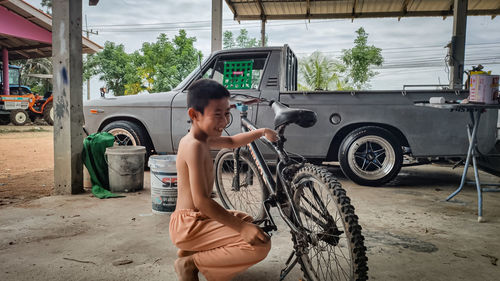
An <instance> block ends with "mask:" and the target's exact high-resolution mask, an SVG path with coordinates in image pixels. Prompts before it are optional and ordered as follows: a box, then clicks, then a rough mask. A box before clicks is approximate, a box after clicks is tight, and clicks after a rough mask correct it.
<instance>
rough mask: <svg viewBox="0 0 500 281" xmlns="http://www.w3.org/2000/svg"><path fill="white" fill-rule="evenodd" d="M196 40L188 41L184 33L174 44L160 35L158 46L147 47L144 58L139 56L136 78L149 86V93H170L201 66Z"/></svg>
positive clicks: (192, 38)
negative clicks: (139, 78)
mask: <svg viewBox="0 0 500 281" xmlns="http://www.w3.org/2000/svg"><path fill="white" fill-rule="evenodd" d="M194 42H196V38H195V37H187V34H186V31H185V30H180V31H179V34H178V35H176V36H175V37H174V39H173V40H172V41H170V40H169V39H168V37H167V36H166V35H165V34H160V36H158V39H157V41H156V42H155V43H144V44H143V45H142V48H141V52H142V57H141V55H140V54H137V55H136V59H135V63H136V66H137V73H136V74H137V76H139V77H142V78H141V79H142V82H143V83H146V84H148V85H149V86H145V87H143V89H146V90H148V91H149V92H163V91H170V90H171V89H172V88H174V87H175V86H177V85H178V84H179V83H180V82H181V81H182V80H183V79H184V78H186V77H187V76H188V75H189V73H191V71H192V70H193V69H195V68H196V66H197V65H198V61H199V60H201V58H202V53H201V52H200V51H198V50H197V49H196V48H195V47H194Z"/></svg>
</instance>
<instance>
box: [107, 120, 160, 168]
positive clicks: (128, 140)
mask: <svg viewBox="0 0 500 281" xmlns="http://www.w3.org/2000/svg"><path fill="white" fill-rule="evenodd" d="M102 131H103V132H108V133H110V134H112V135H113V136H115V143H116V144H118V145H133V146H136V145H141V146H144V147H146V161H145V166H147V163H148V159H149V156H150V155H151V150H152V149H153V147H152V145H150V143H149V141H148V139H147V133H146V131H145V130H144V129H143V128H142V127H141V126H139V125H137V124H136V123H133V122H130V121H124V120H123V121H114V122H111V123H109V124H108V125H106V126H105V127H104V128H103V129H102Z"/></svg>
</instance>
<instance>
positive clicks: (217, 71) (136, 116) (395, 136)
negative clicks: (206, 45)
mask: <svg viewBox="0 0 500 281" xmlns="http://www.w3.org/2000/svg"><path fill="white" fill-rule="evenodd" d="M297 66H298V65H297V58H296V56H295V54H294V53H293V52H292V50H291V49H290V48H289V47H288V46H287V45H285V46H283V47H265V48H249V49H235V50H223V51H218V52H215V53H213V54H212V55H210V56H209V57H208V58H207V59H206V60H205V61H204V62H203V63H202V64H201V65H200V67H198V68H197V69H195V70H194V71H193V72H192V73H191V74H190V75H189V76H188V77H187V78H186V79H185V80H184V81H183V82H181V83H180V84H179V85H178V86H177V87H176V88H175V89H173V90H172V91H170V92H165V93H154V94H145V95H135V96H121V97H112V98H104V99H96V100H91V101H89V102H87V103H85V104H84V114H85V127H86V129H87V131H88V132H89V133H95V132H99V131H108V132H110V133H112V134H113V135H115V137H116V140H117V142H118V143H120V144H123V145H144V146H146V148H147V150H148V155H150V154H153V153H158V154H161V153H168V154H171V153H176V150H177V147H178V144H179V140H180V139H181V137H182V136H184V135H185V134H186V133H187V132H188V129H189V126H190V124H189V123H188V116H187V109H186V93H187V88H188V87H189V85H191V83H193V82H194V81H196V80H197V79H200V78H211V79H214V80H217V81H219V82H220V83H221V84H224V85H225V86H227V87H228V89H229V90H230V92H231V93H234V94H245V95H250V96H255V97H262V98H266V99H268V100H279V101H281V102H282V103H284V104H287V105H289V106H290V107H297V108H307V109H311V110H313V111H315V112H316V113H317V114H318V122H317V124H316V125H315V126H313V127H311V128H307V129H303V128H300V129H299V128H298V127H297V128H294V127H293V126H291V127H290V128H289V130H288V131H287V139H288V141H287V147H286V149H287V150H288V151H290V152H295V153H298V154H301V155H303V156H305V157H307V158H308V159H310V160H311V161H314V162H323V161H327V162H328V161H334V162H335V161H338V162H339V163H340V166H341V168H342V171H343V172H344V173H345V174H346V176H347V177H349V178H350V179H351V180H353V181H354V182H356V183H358V184H362V185H371V186H378V185H382V184H384V183H386V182H388V181H390V180H391V179H393V178H394V177H396V175H397V174H398V173H399V171H400V169H401V167H402V165H403V164H407V163H411V164H419V163H429V161H436V160H447V159H452V160H459V159H461V158H463V157H464V156H465V154H466V152H467V146H468V140H467V133H466V127H465V126H466V124H467V123H468V118H469V117H468V115H467V114H464V113H460V112H449V111H446V110H436V109H432V108H425V107H419V106H415V105H414V103H415V102H419V101H428V100H429V98H430V97H444V98H445V99H446V100H462V99H465V98H467V96H468V92H467V91H454V90H411V91H410V90H407V91H348V92H347V91H346V92H343V91H314V92H303V91H297ZM237 76H240V77H237ZM243 76H246V77H247V79H246V80H245V81H243V80H242V79H236V78H243ZM233 78H235V79H234V80H231V79H233ZM235 81H239V82H238V83H236V82H235ZM242 81H243V82H242ZM232 114H233V122H232V124H230V125H229V126H228V128H227V132H228V133H229V134H234V133H237V132H238V131H239V115H238V113H237V112H236V111H235V112H233V113H232ZM248 116H249V117H250V118H251V120H253V121H254V122H256V124H257V125H258V126H266V127H269V126H272V124H273V117H274V116H273V113H272V110H271V109H270V108H269V107H268V106H267V105H264V104H261V105H255V106H253V107H251V108H250V110H249V114H248ZM497 120H498V111H496V110H491V111H488V112H486V113H484V114H483V116H482V120H481V125H480V128H479V133H478V136H479V137H478V139H479V147H480V148H481V150H482V151H486V152H487V151H490V150H493V149H494V147H495V143H496V140H497ZM498 169H500V167H499V168H498Z"/></svg>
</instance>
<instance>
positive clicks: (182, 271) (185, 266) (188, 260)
mask: <svg viewBox="0 0 500 281" xmlns="http://www.w3.org/2000/svg"><path fill="white" fill-rule="evenodd" d="M174 267H175V272H176V273H177V276H178V277H179V280H180V281H198V280H199V279H198V269H197V268H196V265H195V264H194V260H193V256H187V257H181V258H178V259H176V260H175V262H174Z"/></svg>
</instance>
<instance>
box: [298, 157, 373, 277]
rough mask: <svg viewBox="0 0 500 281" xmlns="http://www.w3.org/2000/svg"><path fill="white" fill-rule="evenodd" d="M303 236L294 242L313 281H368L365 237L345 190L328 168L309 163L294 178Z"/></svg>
mask: <svg viewBox="0 0 500 281" xmlns="http://www.w3.org/2000/svg"><path fill="white" fill-rule="evenodd" d="M292 182H293V185H292V188H293V203H294V205H295V208H296V211H297V215H298V220H299V224H300V225H302V227H303V233H302V234H296V235H293V237H292V239H293V241H294V243H295V244H296V248H297V249H298V251H300V252H299V253H300V256H299V263H300V265H301V268H302V271H303V272H304V275H305V278H306V279H307V280H309V281H329V280H367V279H368V276H367V272H368V267H367V260H368V259H367V258H366V254H365V252H366V247H365V246H364V243H363V240H364V237H363V235H362V234H361V227H360V226H359V224H358V217H357V216H356V215H355V214H354V207H353V206H352V205H351V204H350V199H349V197H347V196H346V192H345V190H344V189H343V188H342V187H341V185H340V183H339V182H338V181H337V180H336V179H335V178H334V177H333V175H332V174H331V173H330V172H328V171H327V170H326V169H324V168H321V167H318V166H314V165H311V164H306V165H305V166H304V167H303V168H301V169H300V170H299V171H297V173H296V174H295V175H294V177H293V180H292Z"/></svg>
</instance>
